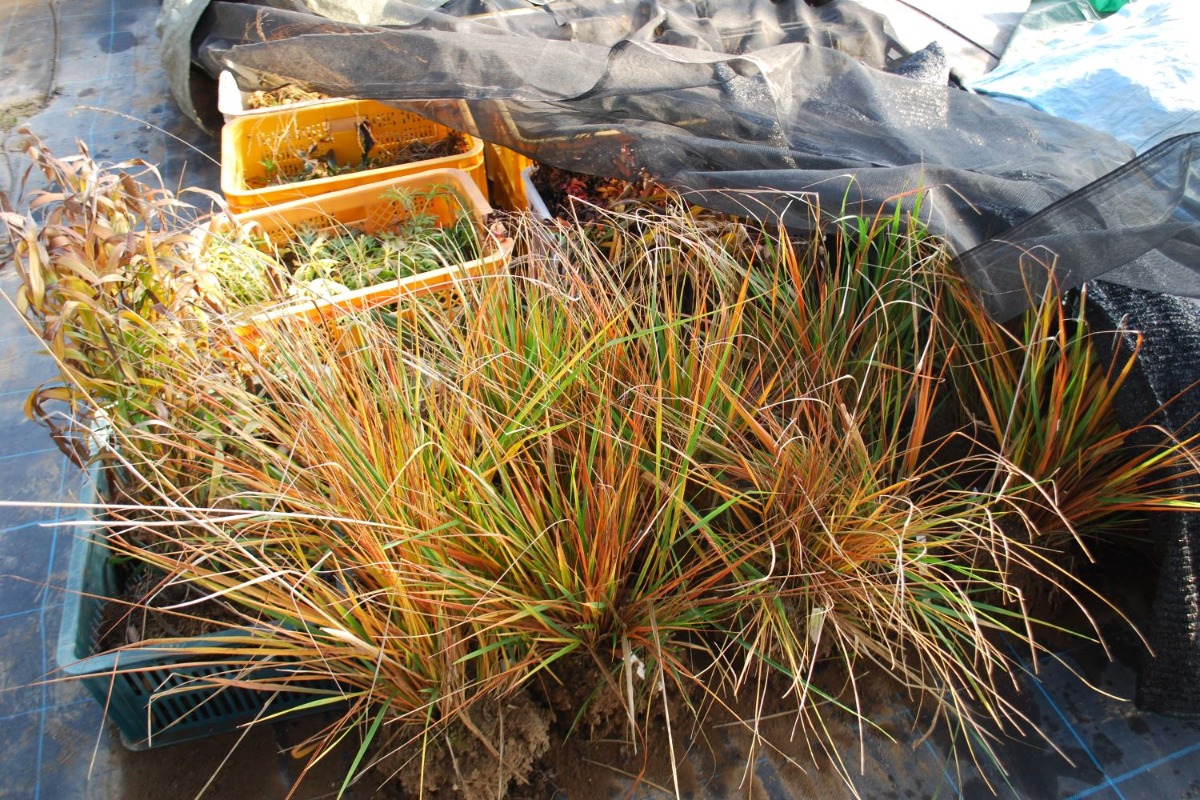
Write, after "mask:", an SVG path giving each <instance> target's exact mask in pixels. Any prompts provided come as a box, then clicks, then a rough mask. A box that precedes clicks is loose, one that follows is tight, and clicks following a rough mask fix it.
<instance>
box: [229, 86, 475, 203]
mask: <svg viewBox="0 0 1200 800" xmlns="http://www.w3.org/2000/svg"><path fill="white" fill-rule="evenodd" d="M360 127H362V128H363V129H364V130H368V131H369V133H370V137H371V139H372V140H373V141H374V145H373V146H372V147H371V149H370V155H371V156H372V157H384V158H386V156H387V155H388V154H389V153H391V152H395V151H396V150H398V149H400V148H401V147H403V146H405V145H407V144H409V143H412V142H415V141H421V142H435V141H437V140H439V139H442V138H445V137H446V136H447V135H448V134H449V133H451V129H450V128H447V127H445V126H444V125H439V124H438V123H436V122H431V121H430V120H427V119H425V118H424V117H422V116H420V115H418V114H414V113H412V112H410V111H402V110H400V109H398V108H392V107H391V106H388V105H384V104H383V103H379V102H376V101H374V100H337V101H333V102H328V103H321V104H318V105H313V106H307V107H303V108H301V107H296V108H292V109H285V110H281V111H272V112H271V113H266V114H256V115H252V116H245V117H241V118H238V119H234V120H231V121H230V122H227V123H226V124H225V126H224V127H223V128H222V129H221V191H222V192H223V193H224V195H225V199H226V201H227V202H228V203H229V209H230V210H231V211H233V212H234V213H240V212H243V211H250V210H253V209H256V208H263V207H265V206H277V205H280V204H282V203H287V202H292V201H295V200H302V199H304V198H306V197H315V196H317V195H321V194H327V193H329V192H336V191H340V190H342V189H348V188H351V187H354V186H362V185H364V184H368V183H377V182H379V181H383V180H387V179H389V178H398V177H402V176H405V175H414V174H416V173H419V172H424V171H426V170H430V169H442V168H453V169H460V170H463V171H464V172H466V173H467V174H468V175H470V176H471V179H472V180H473V181H474V182H475V185H476V186H478V187H479V189H480V191H482V192H483V193H484V194H485V195H486V193H487V173H486V170H485V166H484V155H483V142H482V141H480V140H479V139H476V138H474V137H472V136H467V150H466V152H464V153H459V154H456V155H451V156H441V157H438V158H430V159H425V160H423V161H414V162H411V163H407V164H397V165H395V166H391V167H379V168H375V169H364V170H359V171H356V172H345V173H342V174H338V175H330V176H327V177H323V178H313V179H311V180H304V181H298V182H294V183H282V184H276V185H266V184H267V181H268V180H269V179H270V178H271V177H272V175H275V174H278V175H284V176H289V177H290V176H295V175H300V174H302V173H303V172H304V168H305V159H306V158H312V159H317V158H322V157H323V156H325V155H326V154H327V153H332V154H333V159H334V160H335V161H336V162H337V163H338V164H339V165H341V166H343V167H345V166H350V165H354V164H357V163H360V162H361V161H362V158H363V141H362V139H361V138H360ZM464 135H465V134H464Z"/></svg>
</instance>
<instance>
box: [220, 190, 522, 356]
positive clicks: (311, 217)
mask: <svg viewBox="0 0 1200 800" xmlns="http://www.w3.org/2000/svg"><path fill="white" fill-rule="evenodd" d="M405 193H407V194H408V195H409V196H410V197H418V198H421V199H420V209H419V213H421V214H430V215H433V216H435V217H436V218H437V219H438V221H439V222H440V223H441V224H443V225H453V224H454V223H455V221H456V220H457V219H458V218H459V216H460V214H461V213H462V212H463V211H466V212H467V213H469V214H470V215H471V217H472V218H473V219H474V220H475V224H476V230H477V231H478V234H479V241H480V243H481V246H482V248H483V250H484V255H483V256H481V257H480V258H477V259H474V260H472V261H467V262H465V263H462V264H451V265H448V266H445V267H441V268H439V269H434V270H430V271H428V272H422V273H420V274H418V275H411V276H408V277H405V278H401V279H399V280H394V281H388V282H386V283H381V284H376V285H375V286H367V287H364V288H362V289H355V290H353V291H346V292H341V293H338V294H332V295H329V296H327V297H316V298H305V299H303V300H294V301H289V302H285V303H280V304H278V305H276V306H273V307H270V308H263V309H257V310H255V311H254V312H253V313H252V314H251V316H250V317H249V319H248V321H247V323H246V324H245V325H242V326H240V327H239V328H238V329H237V330H236V334H237V336H238V337H239V338H240V339H241V340H242V341H243V342H244V343H247V344H253V342H254V341H255V340H256V339H257V336H256V334H255V328H256V327H257V326H259V325H262V324H266V323H270V322H272V321H274V320H281V319H297V320H301V321H305V322H317V321H319V320H321V319H325V318H331V317H336V316H338V315H340V314H342V313H345V312H351V311H363V310H368V309H373V308H378V307H381V306H387V305H391V304H401V303H402V302H403V301H405V300H408V299H412V298H418V297H427V296H432V297H436V298H437V299H438V300H439V301H440V302H442V303H443V304H449V303H455V302H457V301H458V292H457V288H456V287H457V284H458V283H459V282H460V281H465V280H477V279H479V278H481V277H484V276H488V275H495V274H499V273H501V272H503V271H504V270H505V269H507V267H508V263H509V260H510V258H511V256H512V249H513V242H512V240H511V239H509V238H506V237H504V238H500V237H497V236H496V235H494V234H492V233H491V232H489V230H488V228H487V226H486V224H485V222H486V218H487V215H488V214H490V213H491V211H492V208H491V206H490V205H488V202H487V200H486V199H484V197H483V194H482V193H481V192H480V191H479V187H477V186H476V185H475V182H474V181H473V180H471V178H470V177H469V176H468V175H467V174H466V173H465V172H463V171H462V170H458V169H439V170H430V171H427V172H422V173H420V174H418V175H409V176H405V177H401V178H394V179H392V180H389V181H381V182H379V183H372V184H368V185H366V186H356V187H351V188H349V189H343V190H341V191H338V192H331V193H330V194H326V195H321V196H320V197H311V198H304V199H301V200H297V201H293V202H290V203H285V204H282V205H279V206H272V207H270V208H261V209H256V210H254V211H249V212H246V213H244V214H238V215H236V216H234V217H233V218H232V219H229V218H223V217H217V218H216V219H214V220H213V221H212V222H210V224H209V233H208V235H209V236H224V235H228V233H229V232H230V231H231V230H232V229H233V228H234V226H239V227H241V228H243V229H244V228H246V227H248V226H249V227H252V228H255V229H256V231H255V232H256V233H260V234H261V235H263V236H264V237H265V238H266V239H268V240H270V241H271V242H272V243H273V244H281V243H283V242H285V241H287V240H289V239H291V238H293V237H294V236H295V235H296V233H297V232H298V231H302V230H309V231H329V232H333V231H338V230H345V229H347V228H357V229H360V230H362V231H363V232H365V233H369V234H374V233H380V232H383V231H386V230H388V229H389V228H392V227H393V226H395V225H396V224H397V223H398V222H400V221H402V220H403V219H405V218H406V217H407V216H409V215H410V214H412V213H414V210H413V206H412V204H411V201H409V202H405V201H404V200H402V199H400V196H403V195H404V194H405Z"/></svg>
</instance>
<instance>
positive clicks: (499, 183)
mask: <svg viewBox="0 0 1200 800" xmlns="http://www.w3.org/2000/svg"><path fill="white" fill-rule="evenodd" d="M483 154H484V158H485V163H486V164H487V174H488V178H489V179H490V180H491V184H492V201H493V202H494V203H495V204H496V205H498V206H499V207H500V208H503V209H505V210H506V211H525V210H527V209H528V208H529V198H528V197H527V196H526V191H525V182H524V181H523V180H522V179H521V173H522V172H523V171H524V170H526V169H528V168H529V167H532V166H533V159H532V158H529V157H528V156H523V155H521V154H520V153H518V152H516V151H515V150H509V149H508V148H507V147H501V146H500V145H496V144H491V143H490V142H488V143H486V144H484V146H483Z"/></svg>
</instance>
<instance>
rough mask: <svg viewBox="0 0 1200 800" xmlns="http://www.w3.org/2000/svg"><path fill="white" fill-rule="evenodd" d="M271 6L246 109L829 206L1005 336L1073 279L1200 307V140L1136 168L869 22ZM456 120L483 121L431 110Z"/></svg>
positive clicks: (474, 7)
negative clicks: (965, 87) (909, 244)
mask: <svg viewBox="0 0 1200 800" xmlns="http://www.w3.org/2000/svg"><path fill="white" fill-rule="evenodd" d="M312 2H313V3H314V5H315V4H316V3H318V2H321V3H323V4H324V5H322V6H321V7H322V8H325V10H326V11H328V9H329V7H330V6H329V4H330V0H312ZM506 4H507V5H506ZM270 5H272V6H277V7H267V6H266V5H256V4H253V3H230V2H213V3H211V4H210V6H209V7H208V10H207V11H206V12H205V13H204V15H203V17H201V20H200V23H199V25H198V26H197V28H196V30H195V34H194V36H193V37H192V43H193V57H194V60H195V61H196V63H198V64H199V65H201V66H202V67H203V68H204V69H205V71H207V72H208V73H209V74H211V75H213V76H215V75H217V74H218V73H219V71H220V70H221V69H225V68H228V69H231V70H232V71H233V72H234V74H235V76H237V78H238V80H239V83H241V84H242V86H243V88H246V89H253V88H260V85H261V86H265V87H270V86H272V85H276V84H279V83H287V82H295V83H302V84H306V85H308V86H310V87H312V88H315V89H318V90H320V91H323V92H326V93H328V94H330V95H335V96H344V97H362V98H372V99H377V100H385V101H389V102H393V101H395V102H403V103H404V105H405V107H407V108H411V109H413V110H415V111H418V112H420V113H422V114H424V115H426V116H428V117H431V118H433V119H435V120H437V121H439V122H443V123H445V124H450V125H458V126H463V125H464V124H465V125H466V126H467V127H468V128H470V129H471V130H470V132H472V133H474V134H476V135H478V136H480V137H481V138H483V139H485V140H487V141H490V142H494V143H496V144H500V145H503V146H505V147H508V148H510V149H512V150H516V151H518V152H520V153H523V154H525V155H528V156H531V157H533V158H535V159H536V160H538V161H542V162H546V163H549V164H552V165H554V166H557V167H561V168H564V169H570V170H575V171H579V172H585V173H590V174H597V175H606V176H614V177H631V176H632V175H633V174H634V173H636V171H637V170H642V169H644V170H645V171H647V172H649V173H650V174H651V175H652V176H654V177H655V178H657V179H659V180H660V181H662V182H664V183H666V184H668V185H670V186H673V187H675V188H677V189H679V190H681V191H685V192H690V193H691V195H690V199H692V200H693V201H695V202H697V203H699V204H702V205H707V206H710V207H713V208H717V209H720V210H726V211H733V212H737V213H748V214H751V215H754V216H759V217H768V216H770V217H775V216H779V217H782V218H783V220H784V222H785V223H786V224H788V225H789V227H794V228H797V229H803V228H805V227H807V226H808V225H810V224H811V218H812V211H811V207H812V206H814V205H815V206H817V207H819V208H820V209H821V212H822V214H823V215H825V216H827V217H836V216H840V215H842V214H875V213H879V212H880V211H882V212H883V213H891V212H892V211H893V210H894V209H896V208H897V207H899V208H900V209H902V210H903V211H905V212H912V213H918V214H919V217H920V219H921V220H922V221H923V222H924V223H925V224H926V225H927V226H928V227H929V229H930V230H931V231H932V232H933V233H935V234H936V235H938V236H941V237H943V238H944V239H946V240H947V241H948V242H949V244H950V245H951V246H952V247H953V248H954V249H955V251H956V252H957V253H960V254H962V256H961V264H962V267H963V269H964V270H965V272H966V273H967V275H968V277H970V278H971V279H972V280H973V282H974V284H975V285H976V286H977V287H978V289H979V291H980V294H981V295H982V296H983V298H984V300H985V301H986V302H987V303H988V307H989V309H990V310H991V312H992V313H993V314H994V315H996V316H997V317H999V318H1007V317H1009V316H1012V315H1014V314H1015V313H1017V312H1019V311H1020V310H1021V309H1022V308H1024V307H1025V304H1026V296H1027V292H1028V291H1030V290H1033V291H1036V290H1037V287H1038V285H1039V282H1040V281H1042V280H1044V278H1045V273H1044V269H1045V267H1044V265H1045V264H1047V263H1050V262H1052V261H1055V260H1057V271H1058V273H1059V274H1060V275H1066V276H1068V281H1069V282H1070V283H1072V284H1077V283H1081V282H1083V281H1085V280H1089V279H1091V278H1095V277H1099V276H1106V278H1107V279H1109V280H1112V281H1115V282H1119V283H1125V284H1128V285H1131V286H1137V287H1142V288H1146V289H1153V290H1163V289H1166V290H1168V291H1171V292H1173V293H1176V294H1182V295H1191V296H1200V257H1198V255H1197V242H1198V240H1200V180H1198V179H1197V178H1198V170H1200V168H1198V167H1197V162H1196V154H1197V150H1198V148H1200V137H1197V136H1193V137H1185V138H1182V139H1178V140H1173V141H1171V142H1168V143H1166V144H1164V145H1162V146H1160V147H1159V148H1157V149H1155V150H1154V151H1151V152H1149V153H1146V154H1145V155H1144V156H1142V157H1141V158H1139V159H1137V160H1136V161H1132V162H1131V159H1133V157H1134V153H1133V151H1132V150H1131V149H1130V148H1128V147H1127V146H1126V145H1124V144H1121V143H1120V142H1118V141H1116V140H1115V139H1113V138H1110V137H1108V136H1106V135H1104V134H1101V133H1098V132H1096V131H1093V130H1091V129H1088V128H1085V127H1083V126H1080V125H1077V124H1075V123H1071V122H1068V121H1065V120H1061V119H1057V118H1053V117H1050V116H1047V115H1045V114H1042V113H1040V112H1037V111H1034V110H1031V109H1026V108H1023V107H1019V106H1016V105H1011V104H1005V103H1003V102H1002V101H996V100H993V99H991V98H987V97H983V96H979V95H974V94H971V93H968V92H965V91H962V90H960V89H958V88H955V87H953V86H950V85H948V81H947V78H948V75H949V70H948V68H946V67H945V65H944V64H943V63H941V62H940V60H939V58H938V53H937V51H936V49H930V50H928V51H923V52H922V53H920V54H917V55H915V56H913V55H911V54H909V53H906V52H905V51H904V50H903V49H902V48H900V47H899V46H898V45H897V44H896V42H895V40H894V37H893V36H892V35H891V32H890V29H889V27H888V25H887V22H886V20H885V19H883V18H882V17H880V16H878V15H876V14H874V13H872V12H870V11H867V10H865V9H863V8H862V7H861V6H858V5H856V4H855V3H853V2H849V0H832V2H827V3H824V4H821V5H819V6H816V7H813V6H810V5H809V4H807V3H805V2H801V0H781V1H780V2H770V0H732V1H727V0H720V2H718V0H611V1H609V0H550V1H549V2H544V3H536V4H535V3H525V2H518V1H517V0H499V1H493V0H463V1H462V2H459V1H458V0H451V2H450V3H448V4H446V5H443V6H441V7H440V8H438V9H437V10H428V9H423V8H420V7H417V6H413V5H408V4H405V3H400V2H389V1H388V0H379V1H378V2H375V3H373V4H369V5H370V9H371V10H370V13H369V14H368V15H365V16H363V17H354V15H353V14H351V13H349V12H348V13H347V14H346V15H345V16H346V17H350V18H361V19H367V20H369V21H371V22H372V23H373V24H370V25H364V24H358V23H357V22H353V21H351V22H346V21H338V20H337V19H334V18H331V17H330V16H322V15H320V14H314V13H307V9H308V8H309V6H306V5H305V3H304V2H303V0H275V2H271V3H270ZM351 5H353V4H351ZM362 5H364V6H365V5H366V4H362ZM278 6H284V7H283V8H280V7H278ZM333 6H334V7H337V4H336V2H335V3H333ZM384 23H386V24H384ZM445 99H461V100H464V101H466V102H465V106H466V108H467V109H468V110H469V115H467V116H466V117H464V115H463V110H462V109H463V105H464V104H463V103H445V102H430V103H422V102H419V101H431V100H438V101H441V100H445ZM414 101H417V102H414ZM464 119H465V120H466V122H465V123H464ZM1081 190H1083V191H1081ZM798 200H800V201H803V202H798ZM1044 209H1045V210H1044ZM1039 212H1041V213H1039Z"/></svg>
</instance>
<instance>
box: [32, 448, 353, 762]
mask: <svg viewBox="0 0 1200 800" xmlns="http://www.w3.org/2000/svg"><path fill="white" fill-rule="evenodd" d="M89 486H90V489H89V491H90V492H91V496H90V497H85V498H83V502H84V503H85V504H86V503H90V502H95V500H96V498H97V497H99V496H100V495H102V494H104V492H105V489H104V473H103V471H102V470H100V469H99V468H98V467H97V468H94V469H93V472H92V480H91V481H90V482H89ZM81 519H83V520H85V521H91V522H94V523H95V524H89V525H86V526H83V527H80V528H79V529H78V530H77V531H76V539H75V542H74V544H73V546H72V550H71V563H70V568H69V569H70V571H69V572H68V578H67V592H66V599H65V602H64V604H63V618H62V627H61V628H60V630H59V636H58V648H57V652H56V657H57V661H58V666H59V674H61V675H64V676H66V677H69V678H75V679H78V680H79V681H80V682H81V683H83V685H84V687H85V688H86V689H87V691H88V693H89V694H90V695H91V696H92V697H93V698H94V699H95V700H96V702H97V703H99V704H100V705H101V706H103V707H104V708H105V710H106V712H107V714H108V717H109V719H110V720H112V721H113V723H115V724H116V726H117V728H118V730H119V731H120V734H121V741H122V742H123V743H124V745H125V746H126V747H128V748H129V749H131V750H144V749H146V748H149V747H161V746H165V745H169V744H177V743H179V742H185V741H190V740H193V739H199V738H203V737H205V736H209V735H213V734H217V733H225V732H228V731H232V730H234V729H236V728H237V727H238V726H239V725H241V724H243V723H246V722H250V721H252V720H254V719H256V718H259V717H260V716H261V715H262V714H263V711H264V709H266V708H269V709H270V713H272V714H274V713H276V712H279V711H284V710H287V709H297V708H298V707H299V706H301V705H304V704H305V703H309V702H312V701H313V700H314V699H316V697H315V696H314V695H313V694H312V693H311V691H306V692H299V691H296V692H278V693H276V692H264V691H256V690H253V689H248V688H242V687H231V686H227V685H223V684H222V683H220V682H219V680H214V679H216V678H226V679H228V678H232V677H235V675H236V677H238V678H240V679H242V680H246V681H253V680H255V679H258V680H268V679H270V680H277V679H279V678H280V677H285V676H286V671H285V670H286V666H287V665H286V664H283V663H280V662H278V661H273V660H270V659H266V658H264V659H263V660H262V662H261V667H259V666H251V667H250V668H248V669H247V668H245V667H244V666H242V665H241V664H240V663H239V667H238V669H237V672H236V673H232V672H231V671H230V667H229V666H228V665H227V664H224V663H222V661H221V659H220V656H219V655H215V656H208V657H202V656H198V654H197V652H196V650H195V649H194V648H195V645H196V644H197V643H203V645H204V647H205V648H206V649H210V652H212V651H216V652H217V653H219V652H220V650H221V649H222V648H223V647H224V648H232V647H234V646H235V645H236V646H239V647H241V648H244V647H245V646H246V645H247V643H249V642H251V641H252V639H251V638H250V636H249V634H247V633H245V632H244V631H238V630H234V629H230V630H229V631H225V632H218V633H212V634H208V635H207V636H202V637H196V638H193V639H187V640H182V639H181V640H180V643H179V644H178V645H173V646H144V647H135V648H131V649H126V650H121V651H117V652H112V653H102V654H99V655H93V652H94V651H95V649H96V645H97V642H98V640H99V638H100V635H101V631H100V625H101V619H102V616H103V612H104V605H105V603H106V602H108V598H110V597H113V596H115V595H116V594H117V592H118V589H119V587H118V585H117V584H118V581H117V573H116V570H115V569H114V568H113V563H112V551H110V550H109V548H108V546H107V544H106V541H107V535H108V533H107V530H106V529H105V527H104V526H103V518H102V517H96V518H95V519H93V518H92V515H91V514H90V512H85V514H84V516H83V517H81ZM189 647H190V648H192V649H191V650H189V649H185V648H189ZM243 659H244V657H243V656H240V655H239V656H238V661H239V662H241V661H243ZM306 686H308V687H311V686H312V684H311V683H306ZM324 688H325V689H327V690H329V691H331V692H332V691H335V689H334V687H333V685H332V683H331V684H329V685H328V686H326V687H324ZM317 710H319V709H315V708H314V709H301V710H295V711H293V712H292V713H293V714H296V715H300V714H304V713H315V712H316V711H317Z"/></svg>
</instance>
